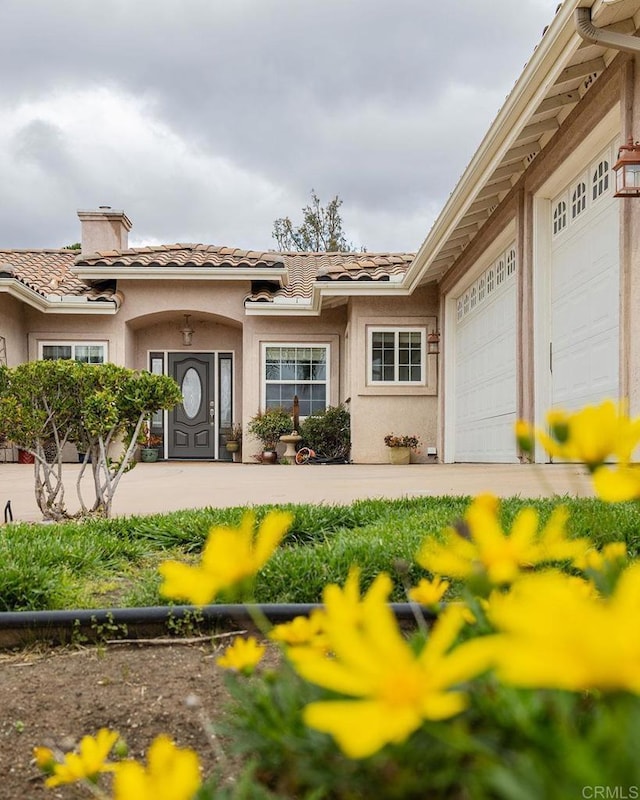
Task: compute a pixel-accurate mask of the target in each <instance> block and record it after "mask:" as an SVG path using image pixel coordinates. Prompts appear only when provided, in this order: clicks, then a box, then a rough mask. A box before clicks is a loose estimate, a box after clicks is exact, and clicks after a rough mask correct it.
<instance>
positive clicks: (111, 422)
mask: <svg viewBox="0 0 640 800" xmlns="http://www.w3.org/2000/svg"><path fill="white" fill-rule="evenodd" d="M181 399H182V395H181V394H180V389H179V388H178V385H177V384H176V382H175V381H174V380H173V379H172V378H169V377H168V376H166V375H152V374H151V373H148V372H136V371H134V370H131V369H127V368H125V367H118V366H116V365H115V364H79V363H77V362H75V361H68V360H59V361H34V362H29V363H26V364H20V365H19V366H17V367H14V368H11V369H8V368H0V430H2V431H5V432H6V435H7V436H8V437H9V438H10V439H11V440H12V441H13V442H14V443H15V444H17V445H18V447H21V448H23V449H24V450H27V451H28V452H30V453H32V454H33V456H34V459H35V465H34V474H35V493H36V502H37V503H38V507H39V508H40V510H41V511H42V514H43V517H44V518H45V519H50V520H59V519H64V518H65V517H68V516H69V514H68V512H67V510H66V507H65V502H64V483H63V476H62V449H63V447H64V446H65V444H67V443H68V442H70V443H72V444H75V445H76V446H77V447H78V449H79V450H81V451H82V452H85V453H86V456H85V460H84V462H83V464H82V467H81V468H80V472H79V475H78V480H77V482H76V490H77V493H78V499H79V501H80V506H81V514H83V515H87V514H98V515H101V516H106V517H108V516H110V514H111V506H112V503H113V496H114V493H115V491H116V488H117V486H118V483H119V481H120V478H121V477H122V475H123V474H124V472H126V471H127V470H128V469H131V467H132V466H134V462H133V461H132V456H133V453H134V450H135V447H136V443H137V441H138V437H139V435H140V430H141V428H142V425H143V423H144V421H145V419H146V418H147V417H149V416H150V415H151V414H153V413H154V412H155V411H160V410H163V409H170V408H173V406H175V405H176V403H178V402H180V400H181ZM45 445H46V446H47V456H45ZM116 445H119V448H120V449H119V453H120V455H119V457H118V458H117V459H113V458H112V457H111V455H110V450H111V451H113V450H114V449H115V446H116ZM89 461H90V462H91V469H92V473H93V484H94V489H95V499H94V501H93V502H92V503H91V504H90V505H87V504H86V503H85V501H84V499H83V497H82V494H81V491H80V483H81V479H82V476H83V475H84V473H85V471H86V467H87V464H88V462H89Z"/></svg>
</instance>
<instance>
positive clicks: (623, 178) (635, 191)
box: [613, 136, 640, 197]
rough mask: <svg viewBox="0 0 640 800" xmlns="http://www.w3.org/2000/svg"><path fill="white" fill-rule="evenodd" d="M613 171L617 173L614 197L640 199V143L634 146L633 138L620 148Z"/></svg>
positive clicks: (630, 137)
mask: <svg viewBox="0 0 640 800" xmlns="http://www.w3.org/2000/svg"><path fill="white" fill-rule="evenodd" d="M613 171H614V172H615V173H616V193H615V194H614V195H613V196H614V197H640V143H638V142H636V143H635V144H634V143H633V136H629V141H628V142H627V144H623V145H621V146H620V149H619V150H618V160H617V161H616V163H615V164H614V165H613Z"/></svg>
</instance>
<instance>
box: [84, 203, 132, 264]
mask: <svg viewBox="0 0 640 800" xmlns="http://www.w3.org/2000/svg"><path fill="white" fill-rule="evenodd" d="M78 217H79V218H80V222H81V223H82V249H81V251H80V252H81V253H82V255H86V254H88V253H96V252H98V251H101V252H103V251H105V250H126V249H127V248H128V246H129V231H130V230H131V220H130V219H129V217H127V215H126V214H125V213H124V211H115V210H114V209H112V208H111V206H100V207H99V208H98V210H97V211H78Z"/></svg>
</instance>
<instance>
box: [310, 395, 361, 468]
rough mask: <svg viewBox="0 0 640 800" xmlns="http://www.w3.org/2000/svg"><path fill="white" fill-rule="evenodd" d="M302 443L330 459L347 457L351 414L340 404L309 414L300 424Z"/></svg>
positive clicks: (349, 443) (349, 445) (349, 444)
mask: <svg viewBox="0 0 640 800" xmlns="http://www.w3.org/2000/svg"><path fill="white" fill-rule="evenodd" d="M300 435H301V436H302V444H303V445H305V446H306V447H310V448H311V449H312V450H315V451H316V453H319V454H321V455H323V456H326V457H327V458H330V459H334V458H335V459H347V458H348V457H349V451H350V449H351V415H350V414H349V412H348V411H347V409H346V408H345V407H344V406H342V405H340V406H329V407H328V408H326V409H325V410H324V411H319V412H318V413H317V414H311V416H309V417H307V418H306V419H305V421H304V422H303V423H302V424H301V425H300Z"/></svg>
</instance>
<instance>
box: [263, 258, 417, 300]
mask: <svg viewBox="0 0 640 800" xmlns="http://www.w3.org/2000/svg"><path fill="white" fill-rule="evenodd" d="M279 255H280V256H281V258H282V261H283V262H284V265H285V267H286V268H287V271H288V274H289V280H288V283H287V286H285V287H284V288H282V289H278V290H277V291H275V292H270V291H268V290H267V289H261V290H260V291H258V292H254V293H253V294H252V295H250V297H249V298H248V299H249V300H250V301H252V302H266V301H270V300H272V299H273V298H274V297H282V298H293V297H303V298H310V297H311V294H312V292H313V285H314V283H316V282H317V281H321V282H327V281H388V280H389V279H390V277H391V276H392V275H404V273H405V272H406V271H407V268H408V267H409V264H410V263H411V262H412V261H413V259H414V255H415V254H414V253H293V252H285V253H280V254H279Z"/></svg>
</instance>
